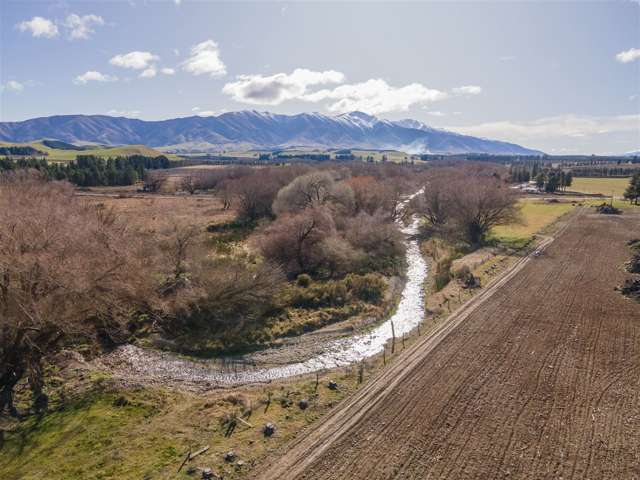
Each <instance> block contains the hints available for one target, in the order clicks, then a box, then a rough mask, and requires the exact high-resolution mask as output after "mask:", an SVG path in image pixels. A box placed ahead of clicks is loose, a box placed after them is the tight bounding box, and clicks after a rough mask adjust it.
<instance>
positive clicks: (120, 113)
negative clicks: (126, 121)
mask: <svg viewBox="0 0 640 480" xmlns="http://www.w3.org/2000/svg"><path fill="white" fill-rule="evenodd" d="M140 113H141V112H140V110H109V111H108V112H107V115H111V116H113V117H128V118H138V117H139V116H140Z"/></svg>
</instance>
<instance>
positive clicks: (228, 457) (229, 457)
mask: <svg viewBox="0 0 640 480" xmlns="http://www.w3.org/2000/svg"><path fill="white" fill-rule="evenodd" d="M222 458H224V461H225V462H233V461H234V460H235V459H236V452H234V451H233V450H229V451H228V452H227V453H225V454H224V455H223V456H222Z"/></svg>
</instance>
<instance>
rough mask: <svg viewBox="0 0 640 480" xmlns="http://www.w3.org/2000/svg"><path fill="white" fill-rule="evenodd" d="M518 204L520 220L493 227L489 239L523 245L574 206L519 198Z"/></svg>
mask: <svg viewBox="0 0 640 480" xmlns="http://www.w3.org/2000/svg"><path fill="white" fill-rule="evenodd" d="M519 206H520V215H521V220H520V222H516V223H512V224H509V225H501V226H499V227H495V228H494V229H493V230H492V231H491V234H490V236H489V240H492V241H496V242H498V243H502V244H506V245H507V246H510V247H513V248H521V247H524V246H526V245H527V243H528V242H529V241H531V238H532V236H533V235H534V234H535V233H537V232H539V231H540V230H542V229H543V228H544V227H546V226H548V225H550V224H551V223H553V222H554V221H556V220H557V219H558V218H559V217H561V216H562V215H564V214H565V213H567V212H569V211H571V210H573V209H574V208H575V207H574V206H573V205H572V204H571V203H561V202H557V203H553V202H547V201H545V200H520V201H519Z"/></svg>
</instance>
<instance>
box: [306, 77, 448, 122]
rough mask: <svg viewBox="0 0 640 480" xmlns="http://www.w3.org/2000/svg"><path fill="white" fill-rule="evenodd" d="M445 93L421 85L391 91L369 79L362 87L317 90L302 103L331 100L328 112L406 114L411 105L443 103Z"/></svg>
mask: <svg viewBox="0 0 640 480" xmlns="http://www.w3.org/2000/svg"><path fill="white" fill-rule="evenodd" d="M447 96H448V95H447V94H446V93H445V92H441V91H439V90H435V89H431V88H427V87H425V86H424V85H422V84H420V83H411V84H409V85H405V86H404V87H393V86H391V85H388V84H387V82H385V81H384V80H381V79H371V80H367V81H366V82H363V83H356V84H352V85H341V86H339V87H336V88H334V89H333V90H320V91H318V92H315V93H312V94H309V95H305V96H304V97H303V100H307V101H310V102H319V101H322V100H331V101H333V103H330V104H329V105H328V107H327V108H328V110H329V111H331V112H351V111H353V110H360V111H363V112H367V113H370V114H374V115H375V114H379V113H385V112H397V111H407V110H408V109H409V108H410V107H411V106H413V105H425V104H427V103H431V102H435V101H438V100H444V99H445V98H447Z"/></svg>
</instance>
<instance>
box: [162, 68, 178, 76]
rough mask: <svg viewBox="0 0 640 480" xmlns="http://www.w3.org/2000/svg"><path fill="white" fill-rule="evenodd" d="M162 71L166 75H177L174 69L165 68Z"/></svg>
mask: <svg viewBox="0 0 640 480" xmlns="http://www.w3.org/2000/svg"><path fill="white" fill-rule="evenodd" d="M160 71H161V72H162V73H163V74H165V75H173V74H174V73H176V71H175V70H174V69H173V68H167V67H165V68H163V69H162V70H160Z"/></svg>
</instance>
